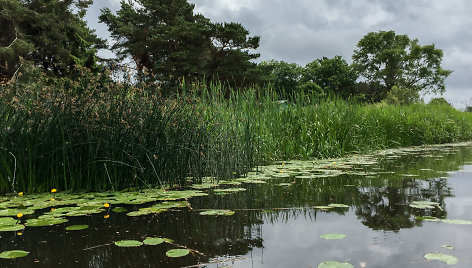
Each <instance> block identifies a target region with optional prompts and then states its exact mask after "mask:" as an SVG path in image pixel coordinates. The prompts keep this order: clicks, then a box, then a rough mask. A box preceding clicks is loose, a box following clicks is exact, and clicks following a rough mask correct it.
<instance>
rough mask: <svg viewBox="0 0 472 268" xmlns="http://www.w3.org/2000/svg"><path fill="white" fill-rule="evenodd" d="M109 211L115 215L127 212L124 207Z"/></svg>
mask: <svg viewBox="0 0 472 268" xmlns="http://www.w3.org/2000/svg"><path fill="white" fill-rule="evenodd" d="M111 211H113V212H115V213H122V212H127V211H128V210H127V209H126V208H124V207H116V208H113V209H112V210H111Z"/></svg>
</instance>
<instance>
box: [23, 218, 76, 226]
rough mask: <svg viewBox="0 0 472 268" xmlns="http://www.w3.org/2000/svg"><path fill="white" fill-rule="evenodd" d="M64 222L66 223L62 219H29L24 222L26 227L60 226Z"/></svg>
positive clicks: (65, 220)
mask: <svg viewBox="0 0 472 268" xmlns="http://www.w3.org/2000/svg"><path fill="white" fill-rule="evenodd" d="M64 222H68V220H67V219H64V218H54V217H51V218H42V219H29V220H26V226H28V227H40V226H51V225H56V224H61V223H64Z"/></svg>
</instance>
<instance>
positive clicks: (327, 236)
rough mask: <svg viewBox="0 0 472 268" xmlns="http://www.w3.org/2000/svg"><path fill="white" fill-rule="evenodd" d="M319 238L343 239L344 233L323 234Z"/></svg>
mask: <svg viewBox="0 0 472 268" xmlns="http://www.w3.org/2000/svg"><path fill="white" fill-rule="evenodd" d="M320 237H321V238H324V239H329V240H335V239H336V240H337V239H343V238H345V237H346V235H345V234H324V235H322V236H320Z"/></svg>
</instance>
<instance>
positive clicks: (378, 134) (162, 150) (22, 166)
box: [0, 72, 472, 192]
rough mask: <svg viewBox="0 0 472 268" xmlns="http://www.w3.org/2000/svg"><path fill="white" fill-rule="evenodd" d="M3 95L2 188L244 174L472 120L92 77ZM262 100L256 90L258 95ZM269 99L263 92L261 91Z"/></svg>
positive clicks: (466, 125) (432, 108) (421, 139)
mask: <svg viewBox="0 0 472 268" xmlns="http://www.w3.org/2000/svg"><path fill="white" fill-rule="evenodd" d="M36 80H37V81H36V82H35V83H32V82H31V81H26V82H25V83H22V82H18V83H15V84H11V85H9V86H7V87H3V88H2V92H1V96H0V144H1V146H0V192H8V191H14V190H17V191H30V192H31V191H42V190H46V189H50V188H58V189H73V190H92V189H94V190H104V189H115V190H116V189H123V188H127V187H134V186H138V187H143V186H149V185H158V184H175V183H180V184H181V183H184V181H185V178H186V177H189V176H191V177H197V178H201V177H203V176H215V177H220V178H231V177H233V176H239V175H241V174H244V173H245V172H246V171H248V170H249V169H251V168H252V167H253V166H254V165H256V164H260V163H270V162H273V161H275V160H280V159H293V158H297V159H312V158H324V157H333V156H341V155H344V154H349V153H353V152H367V151H371V150H375V149H381V148H389V147H398V146H410V145H419V144H429V143H445V142H456V141H462V140H468V139H470V138H471V135H472V114H469V113H462V112H459V111H457V110H455V109H453V108H452V107H450V106H448V105H423V104H415V105H410V106H388V105H365V104H357V103H352V102H349V101H345V100H341V99H338V98H334V99H324V100H323V99H322V100H320V99H319V98H318V96H317V95H315V94H311V95H306V94H303V93H299V94H297V95H295V96H293V99H294V101H293V102H289V103H285V104H280V103H279V102H278V101H277V100H279V99H281V97H282V96H278V95H277V94H271V93H269V92H264V90H263V89H257V88H253V89H252V90H246V91H244V92H243V93H238V92H232V93H231V94H230V96H225V94H224V92H222V88H221V87H219V86H213V87H210V88H207V87H206V86H200V87H197V86H193V87H190V88H182V89H181V92H184V93H183V94H182V95H177V96H175V97H173V98H167V99H161V98H159V97H158V96H159V92H158V90H159V89H157V88H156V87H153V86H145V85H144V84H141V86H140V87H137V86H133V85H128V84H121V83H115V82H111V81H109V79H108V76H107V74H103V75H102V76H98V77H95V76H93V75H92V74H91V73H89V72H84V73H82V75H81V76H80V77H78V78H77V80H76V81H71V80H69V79H66V78H61V79H51V78H48V77H44V76H39V77H37V78H36ZM257 92H258V93H259V94H256V93H257ZM263 93H265V94H263Z"/></svg>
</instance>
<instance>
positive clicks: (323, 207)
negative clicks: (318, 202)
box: [313, 206, 334, 209]
mask: <svg viewBox="0 0 472 268" xmlns="http://www.w3.org/2000/svg"><path fill="white" fill-rule="evenodd" d="M313 208H316V209H332V208H334V207H330V206H314V207H313Z"/></svg>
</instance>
